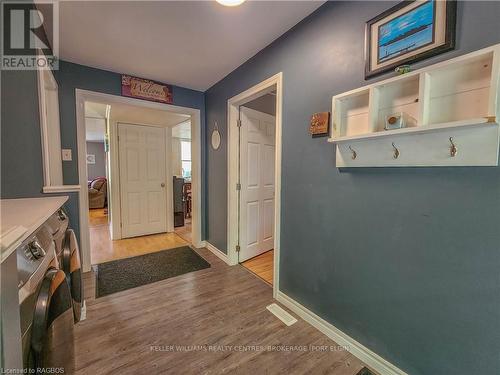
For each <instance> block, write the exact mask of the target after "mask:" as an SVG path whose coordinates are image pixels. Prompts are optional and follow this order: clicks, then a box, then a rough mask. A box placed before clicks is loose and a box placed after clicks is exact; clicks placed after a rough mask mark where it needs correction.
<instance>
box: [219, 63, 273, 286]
mask: <svg viewBox="0 0 500 375" xmlns="http://www.w3.org/2000/svg"><path fill="white" fill-rule="evenodd" d="M228 109H229V114H228V116H229V119H228V124H229V144H228V146H229V159H230V160H229V166H228V167H229V178H228V184H229V186H228V189H229V197H228V244H229V249H228V255H229V259H230V262H231V263H232V264H236V263H240V264H241V265H242V266H243V267H245V268H246V269H248V270H249V271H251V272H253V273H254V274H256V275H257V276H258V277H260V278H262V279H263V280H264V281H266V282H267V283H269V284H271V285H272V286H273V289H274V290H275V291H276V290H277V289H276V288H277V280H278V275H277V271H278V266H279V262H278V259H279V216H280V204H279V200H280V183H281V166H280V160H281V158H280V155H281V73H280V74H277V75H276V76H274V77H271V78H270V79H268V80H266V81H264V82H262V83H260V84H259V85H256V86H255V87H252V88H251V89H249V90H247V91H245V92H243V93H241V94H239V95H237V96H236V97H234V98H232V99H230V100H229V101H228Z"/></svg>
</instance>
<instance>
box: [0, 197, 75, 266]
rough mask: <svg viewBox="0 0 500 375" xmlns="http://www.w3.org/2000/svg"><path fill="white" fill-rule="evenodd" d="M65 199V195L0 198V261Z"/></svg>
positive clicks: (60, 205) (66, 198)
mask: <svg viewBox="0 0 500 375" xmlns="http://www.w3.org/2000/svg"><path fill="white" fill-rule="evenodd" d="M67 200H68V197H67V196H62V197H44V198H21V199H0V251H1V261H2V262H3V261H4V259H6V258H7V257H8V256H9V255H10V254H11V253H12V252H13V251H14V250H15V249H16V248H17V246H19V245H20V244H21V242H23V241H24V240H25V239H26V238H28V237H29V236H30V235H31V234H32V233H33V232H34V231H36V230H37V229H38V227H40V225H42V224H43V223H44V222H45V220H47V219H48V218H49V217H50V215H52V214H53V213H54V212H56V211H57V210H58V209H59V208H60V207H62V205H63V204H64V203H66V201H67Z"/></svg>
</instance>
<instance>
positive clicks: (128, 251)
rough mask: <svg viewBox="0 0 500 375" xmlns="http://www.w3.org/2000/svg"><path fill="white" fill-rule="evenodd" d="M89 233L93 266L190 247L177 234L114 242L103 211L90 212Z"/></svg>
mask: <svg viewBox="0 0 500 375" xmlns="http://www.w3.org/2000/svg"><path fill="white" fill-rule="evenodd" d="M89 232H90V257H91V258H90V259H91V261H92V264H98V263H104V262H109V261H111V260H116V259H122V258H128V257H132V256H137V255H142V254H148V253H152V252H155V251H161V250H166V249H174V248H176V247H180V246H186V245H189V242H188V241H186V240H184V239H182V238H181V237H179V236H178V235H177V234H175V233H160V234H152V235H149V236H140V237H133V238H125V239H122V240H115V241H113V240H111V234H110V231H109V224H108V219H107V215H105V213H104V210H103V209H93V210H90V213H89Z"/></svg>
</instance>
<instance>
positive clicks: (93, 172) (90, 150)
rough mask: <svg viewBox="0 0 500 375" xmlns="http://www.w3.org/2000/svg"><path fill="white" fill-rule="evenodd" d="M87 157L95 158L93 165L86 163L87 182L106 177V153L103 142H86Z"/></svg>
mask: <svg viewBox="0 0 500 375" xmlns="http://www.w3.org/2000/svg"><path fill="white" fill-rule="evenodd" d="M87 155H94V156H95V164H89V163H87V176H88V179H89V180H92V179H94V178H96V177H101V176H106V153H105V152H104V142H87Z"/></svg>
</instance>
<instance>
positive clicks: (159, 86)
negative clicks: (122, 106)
mask: <svg viewBox="0 0 500 375" xmlns="http://www.w3.org/2000/svg"><path fill="white" fill-rule="evenodd" d="M122 95H123V96H129V97H131V98H138V99H144V100H150V101H153V102H160V103H166V104H171V103H173V97H172V86H170V85H165V84H163V83H159V82H155V81H151V80H149V79H143V78H137V77H132V76H129V75H122Z"/></svg>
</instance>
